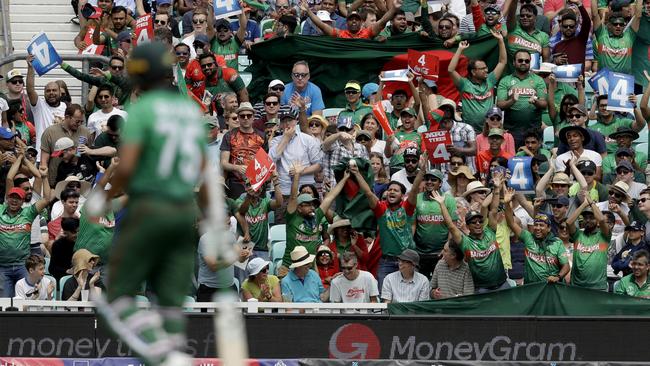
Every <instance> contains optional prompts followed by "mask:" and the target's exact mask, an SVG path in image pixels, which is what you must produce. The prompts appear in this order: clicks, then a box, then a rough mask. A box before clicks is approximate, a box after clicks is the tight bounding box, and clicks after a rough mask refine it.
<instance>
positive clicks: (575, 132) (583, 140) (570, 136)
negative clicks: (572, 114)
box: [555, 125, 603, 180]
mask: <svg viewBox="0 0 650 366" xmlns="http://www.w3.org/2000/svg"><path fill="white" fill-rule="evenodd" d="M560 141H562V142H563V143H565V144H567V145H568V146H569V151H567V152H565V153H563V154H560V155H559V156H558V157H557V159H555V170H556V171H558V172H563V171H564V170H565V169H566V163H567V162H568V161H569V160H573V159H575V160H576V161H577V160H578V159H580V158H582V159H581V160H591V161H593V162H594V164H596V177H598V180H600V179H601V178H602V176H603V172H602V165H603V158H602V157H601V156H600V154H599V153H597V152H595V151H593V150H587V149H585V148H584V146H585V145H587V144H588V143H589V141H591V135H590V134H589V132H588V131H587V130H586V129H585V128H583V127H580V126H577V125H572V126H567V127H564V128H563V129H562V130H560Z"/></svg>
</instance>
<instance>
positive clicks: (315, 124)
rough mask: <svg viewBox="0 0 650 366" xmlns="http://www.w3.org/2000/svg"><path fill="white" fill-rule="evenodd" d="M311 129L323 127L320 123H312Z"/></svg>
mask: <svg viewBox="0 0 650 366" xmlns="http://www.w3.org/2000/svg"><path fill="white" fill-rule="evenodd" d="M309 127H312V128H316V127H322V125H321V124H320V122H311V123H310V124H309Z"/></svg>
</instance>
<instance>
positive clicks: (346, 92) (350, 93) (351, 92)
mask: <svg viewBox="0 0 650 366" xmlns="http://www.w3.org/2000/svg"><path fill="white" fill-rule="evenodd" d="M345 94H347V95H356V94H359V92H358V91H357V90H346V91H345Z"/></svg>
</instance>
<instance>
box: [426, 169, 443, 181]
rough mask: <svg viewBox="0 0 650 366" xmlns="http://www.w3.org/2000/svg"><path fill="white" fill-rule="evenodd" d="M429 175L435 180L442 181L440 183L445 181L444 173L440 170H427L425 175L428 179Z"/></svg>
mask: <svg viewBox="0 0 650 366" xmlns="http://www.w3.org/2000/svg"><path fill="white" fill-rule="evenodd" d="M427 175H430V176H433V177H435V178H438V179H440V181H442V180H443V178H444V175H442V172H441V171H440V170H438V169H429V170H427V172H426V173H424V176H425V177H426V176H427Z"/></svg>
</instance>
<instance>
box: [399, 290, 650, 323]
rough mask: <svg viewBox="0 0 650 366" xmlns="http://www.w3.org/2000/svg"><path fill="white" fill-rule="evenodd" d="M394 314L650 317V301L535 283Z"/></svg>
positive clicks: (414, 304) (420, 305)
mask: <svg viewBox="0 0 650 366" xmlns="http://www.w3.org/2000/svg"><path fill="white" fill-rule="evenodd" d="M388 312H389V313H390V314H392V315H425V314H440V315H491V316H493V315H504V316H523V315H536V316H613V315H626V316H630V315H632V316H650V300H647V299H641V298H635V297H630V296H625V295H617V294H612V293H608V292H603V291H597V290H588V289H584V288H579V287H574V286H567V285H562V284H546V283H534V284H530V285H524V286H519V287H516V288H511V289H509V290H501V291H494V292H489V293H486V294H480V295H470V296H462V297H454V298H449V299H444V300H430V301H422V302H412V303H402V304H388Z"/></svg>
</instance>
